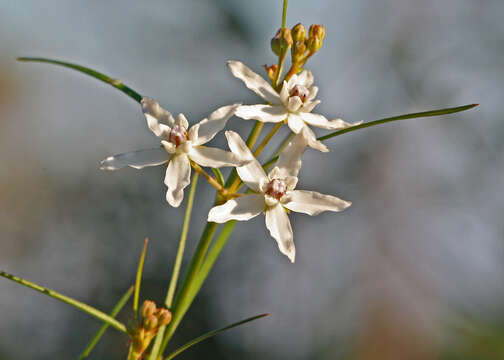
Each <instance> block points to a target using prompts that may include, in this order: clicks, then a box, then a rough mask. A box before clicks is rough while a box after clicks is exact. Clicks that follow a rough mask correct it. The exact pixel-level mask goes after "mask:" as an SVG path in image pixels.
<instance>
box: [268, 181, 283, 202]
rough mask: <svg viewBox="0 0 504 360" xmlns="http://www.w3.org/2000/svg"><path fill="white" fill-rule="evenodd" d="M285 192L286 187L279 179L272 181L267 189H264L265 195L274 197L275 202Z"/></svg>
mask: <svg viewBox="0 0 504 360" xmlns="http://www.w3.org/2000/svg"><path fill="white" fill-rule="evenodd" d="M286 191H287V185H286V184H285V181H283V180H281V179H273V180H271V181H270V182H269V184H268V187H267V188H266V194H268V195H269V196H272V197H274V198H275V199H277V200H280V198H281V197H282V196H284V194H285V192H286Z"/></svg>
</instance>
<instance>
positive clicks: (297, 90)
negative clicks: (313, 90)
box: [289, 85, 310, 102]
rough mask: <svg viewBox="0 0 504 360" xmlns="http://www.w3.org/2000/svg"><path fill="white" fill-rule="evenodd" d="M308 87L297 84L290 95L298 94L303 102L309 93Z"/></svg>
mask: <svg viewBox="0 0 504 360" xmlns="http://www.w3.org/2000/svg"><path fill="white" fill-rule="evenodd" d="M309 93H310V92H309V91H308V89H307V88H306V87H305V86H303V85H296V86H294V87H293V88H292V90H291V91H290V93H289V96H291V97H292V96H298V97H299V98H300V99H301V101H302V102H305V101H306V99H307V98H308V95H309Z"/></svg>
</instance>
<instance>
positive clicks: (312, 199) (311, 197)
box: [282, 190, 352, 215]
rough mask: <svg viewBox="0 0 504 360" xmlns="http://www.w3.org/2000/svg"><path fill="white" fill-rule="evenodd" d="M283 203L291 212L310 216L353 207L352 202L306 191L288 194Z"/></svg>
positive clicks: (294, 191)
mask: <svg viewBox="0 0 504 360" xmlns="http://www.w3.org/2000/svg"><path fill="white" fill-rule="evenodd" d="M284 198H285V200H284ZM282 203H283V206H285V207H286V208H287V209H289V210H292V211H295V212H300V213H303V214H308V215H318V214H320V213H321V212H323V211H342V210H344V209H346V208H347V207H349V206H350V205H352V203H351V202H350V201H345V200H341V199H340V198H337V197H336V196H331V195H324V194H321V193H318V192H315V191H306V190H293V191H291V192H288V193H287V194H285V195H284V197H283V198H282Z"/></svg>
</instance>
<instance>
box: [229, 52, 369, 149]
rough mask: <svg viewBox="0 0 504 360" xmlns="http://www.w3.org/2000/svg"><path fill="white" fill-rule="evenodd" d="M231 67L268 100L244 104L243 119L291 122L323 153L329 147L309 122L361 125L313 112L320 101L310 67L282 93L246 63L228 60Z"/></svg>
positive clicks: (240, 113) (333, 127)
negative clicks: (316, 98)
mask: <svg viewBox="0 0 504 360" xmlns="http://www.w3.org/2000/svg"><path fill="white" fill-rule="evenodd" d="M228 66H229V69H230V70H231V72H232V73H233V75H234V76H235V77H237V78H238V79H240V80H241V81H243V82H244V83H245V86H247V88H249V89H250V90H252V91H253V92H255V93H256V94H257V95H259V96H260V97H262V98H263V99H264V100H265V101H266V102H267V104H266V105H264V104H258V105H242V106H240V107H239V108H238V109H237V110H236V114H235V115H236V116H238V117H241V118H242V119H245V120H249V119H254V120H259V121H262V122H273V123H278V122H280V121H287V124H288V125H289V127H290V129H291V130H292V131H293V132H294V133H296V134H302V135H303V136H304V137H305V138H306V140H307V144H308V146H310V147H312V148H314V149H317V150H320V151H322V152H328V151H329V149H328V148H327V147H326V146H325V145H324V144H323V143H321V142H320V141H318V140H317V137H316V136H315V134H314V133H313V131H312V130H311V129H310V127H309V126H308V125H313V126H316V127H320V128H323V129H328V130H340V129H344V128H347V127H349V126H354V125H357V124H359V123H356V124H349V123H347V122H345V121H343V120H341V119H334V120H328V119H327V118H326V117H325V116H323V115H320V114H314V113H312V112H311V111H312V110H313V109H314V108H315V106H317V105H318V104H319V103H320V100H314V99H315V96H317V92H318V87H316V86H312V84H313V80H314V79H313V74H312V73H311V71H309V70H303V71H302V72H301V73H300V74H299V75H293V76H292V77H291V78H290V79H289V81H284V82H283V84H282V89H281V90H280V94H279V93H277V92H276V91H275V89H273V87H272V86H271V85H270V84H269V83H268V82H267V81H266V80H265V79H264V78H262V77H261V76H260V75H258V74H256V73H255V72H253V71H252V70H251V69H250V68H249V67H247V66H246V65H245V64H243V63H242V62H240V61H235V60H231V61H228Z"/></svg>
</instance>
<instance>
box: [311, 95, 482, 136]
mask: <svg viewBox="0 0 504 360" xmlns="http://www.w3.org/2000/svg"><path fill="white" fill-rule="evenodd" d="M478 105H479V104H470V105H464V106H457V107H454V108H447V109H441V110H431V111H423V112H418V113H412V114H405V115H399V116H393V117H389V118H385V119H380V120H375V121H370V122H367V123H363V124H360V125H356V126H352V127H348V128H346V129H342V130H338V131H335V132H333V133H330V134H327V135H324V136H321V137H319V138H318V139H317V140H320V141H323V140H327V139H330V138H332V137H335V136H338V135H343V134H346V133H348V132H351V131H355V130H360V129H364V128H367V127H371V126H375V125H380V124H384V123H387V122H391V121H397V120H406V119H414V118H421V117H431V116H441V115H447V114H454V113H458V112H461V111H466V110H469V109H472V108H473V107H476V106H478Z"/></svg>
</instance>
